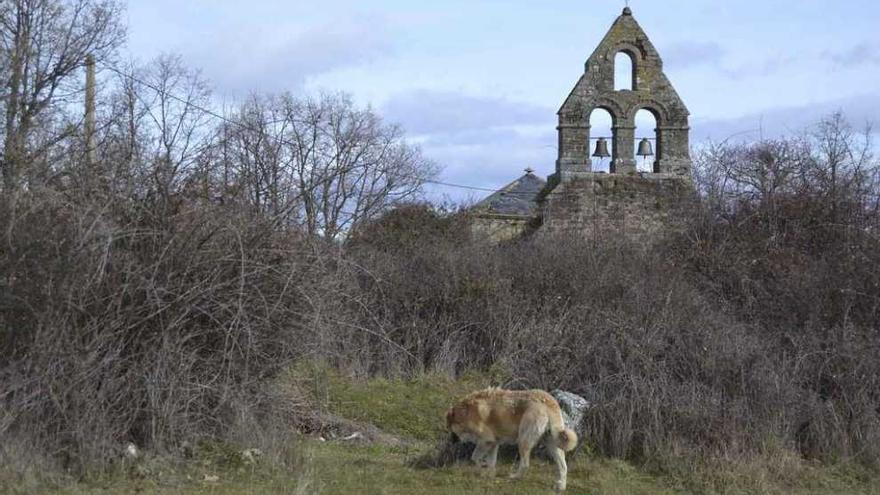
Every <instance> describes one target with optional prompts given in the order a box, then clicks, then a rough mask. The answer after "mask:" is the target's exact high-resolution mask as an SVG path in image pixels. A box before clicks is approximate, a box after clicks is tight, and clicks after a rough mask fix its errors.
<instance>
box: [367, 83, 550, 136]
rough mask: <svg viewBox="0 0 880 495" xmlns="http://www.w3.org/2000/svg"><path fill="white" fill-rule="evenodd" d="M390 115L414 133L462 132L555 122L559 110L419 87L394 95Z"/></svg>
mask: <svg viewBox="0 0 880 495" xmlns="http://www.w3.org/2000/svg"><path fill="white" fill-rule="evenodd" d="M382 115H384V116H385V118H386V119H388V120H390V121H392V122H397V123H400V124H401V125H403V127H404V128H405V129H406V130H407V131H408V132H409V133H411V134H420V135H421V134H441V133H449V134H455V133H461V132H462V131H466V130H472V129H477V130H480V129H492V128H500V127H509V126H517V125H534V124H546V123H549V125H553V122H554V121H555V118H556V111H555V110H554V109H552V108H549V107H543V106H539V105H534V104H531V103H523V102H514V101H510V100H507V99H504V98H494V97H488V98H485V97H477V96H469V95H466V94H464V93H460V92H454V91H427V90H416V91H412V92H408V93H405V94H400V95H397V96H395V97H393V98H391V99H390V100H389V101H388V102H387V103H386V104H385V105H384V106H383V108H382Z"/></svg>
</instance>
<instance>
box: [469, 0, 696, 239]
mask: <svg viewBox="0 0 880 495" xmlns="http://www.w3.org/2000/svg"><path fill="white" fill-rule="evenodd" d="M620 53H623V54H625V55H626V56H628V57H629V58H630V59H631V61H632V82H631V85H628V86H629V89H615V87H614V77H615V59H616V58H617V57H618V54H620ZM597 109H603V110H605V111H607V112H608V113H609V114H610V115H611V120H612V128H611V132H612V136H610V137H609V139H610V141H611V151H610V152H609V151H608V144H609V143H608V142H607V140H606V138H605V137H591V135H590V116H591V115H592V113H593V112H594V111H595V110H597ZM640 110H647V111H649V112H650V113H651V114H653V116H654V119H655V121H656V123H657V126H656V129H654V130H653V131H654V132H653V134H654V138H653V139H651V138H642V139H640V142H639V146H638V151H637V150H636V142H635V141H636V125H635V116H636V113H637V112H638V111H640ZM688 115H689V113H688V109H687V107H686V106H685V104H684V102H683V101H682V100H681V98H680V97H679V95H678V93H677V92H676V91H675V88H673V87H672V84H671V83H670V82H669V79H668V78H667V77H666V75H665V74H664V72H663V61H662V60H661V58H660V55H659V54H658V53H657V50H656V49H655V48H654V45H653V44H652V43H651V40H650V39H648V36H647V35H646V34H645V32H644V30H642V28H641V26H639V24H638V22H636V20H635V18H634V17H633V15H632V11H631V9H630V8H628V7H627V8H625V9H624V10H623V13H622V14H621V15H620V17H618V18H617V20H616V21H614V24H613V25H612V26H611V29H610V30H609V31H608V34H606V35H605V37H604V38H603V39H602V42H601V43H599V46H598V47H597V48H596V50H595V51H594V52H593V54H592V55H591V56H590V58H589V59H588V60H587V63H586V66H585V70H584V74H583V76H581V78H580V80H579V81H578V82H577V84H575V86H574V89H573V90H572V91H571V93H570V94H569V95H568V97H567V98H566V99H565V102H564V103H563V104H562V107H561V108H560V109H559V112H558V117H559V125H558V127H557V130H558V134H559V154H558V158H557V160H556V172H555V173H554V174H552V175H551V176H550V177H548V179H547V180H546V181H544V180H542V179H541V178H539V177H537V176H535V175H534V173H533V172H532V171H531V170H530V169H527V170H526V174H525V175H523V176H522V177H520V178H519V179H517V180H515V181H513V182H512V183H510V184H508V185H507V186H505V187H504V188H502V189H500V190H499V191H497V192H495V193H494V194H492V195H491V196H489V197H488V198H486V199H484V200H483V201H481V202H480V203H478V204H477V205H475V207H474V210H473V211H474V227H475V231H477V232H480V233H483V234H486V235H488V236H489V237H491V238H492V239H495V240H502V239H509V238H513V237H517V236H519V235H523V234H526V233H532V232H537V233H555V232H564V231H575V232H578V233H579V234H583V235H587V236H593V235H598V234H600V233H604V232H607V231H614V232H618V233H622V234H623V235H626V236H630V237H634V238H642V237H645V236H651V235H653V234H655V233H656V232H658V231H660V230H662V229H664V228H667V227H668V226H669V221H670V220H671V217H672V213H673V212H674V210H675V209H676V208H678V207H680V206H681V205H683V204H684V201H686V200H687V198H689V197H691V196H692V193H693V185H692V182H691V159H690V153H689V141H688V135H689V126H688ZM640 131H641V129H640ZM593 150H595V151H593ZM591 152H592V154H591ZM637 156H641V157H642V158H643V159H644V160H648V159H650V160H652V166H650V167H649V169H648V170H645V171H639V170H638V169H637V167H636V163H637V162H636V157H637ZM605 157H610V158H611V165H610V169H609V171H608V172H605V171H599V170H594V167H593V164H594V162H593V160H594V159H596V158H598V159H602V158H605Z"/></svg>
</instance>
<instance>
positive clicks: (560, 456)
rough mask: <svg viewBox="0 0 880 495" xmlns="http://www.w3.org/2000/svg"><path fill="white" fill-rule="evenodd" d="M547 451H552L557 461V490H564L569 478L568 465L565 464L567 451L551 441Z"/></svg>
mask: <svg viewBox="0 0 880 495" xmlns="http://www.w3.org/2000/svg"><path fill="white" fill-rule="evenodd" d="M547 451H548V452H550V457H552V458H553V461H555V462H556V470H557V478H556V491H557V492H561V491H564V490H565V486H566V484H567V480H568V466H567V465H566V464H565V452H564V451H563V450H562V449H560V448H557V447H556V445H554V444H553V443H551V442H547Z"/></svg>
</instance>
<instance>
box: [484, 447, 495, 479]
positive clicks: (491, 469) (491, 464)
mask: <svg viewBox="0 0 880 495" xmlns="http://www.w3.org/2000/svg"><path fill="white" fill-rule="evenodd" d="M497 463H498V444H497V443H493V444H491V447H490V450H489V454H488V457H487V459H486V467H487V469H488V473H487V474H488V476H489V477H493V478H494V477H495V464H497Z"/></svg>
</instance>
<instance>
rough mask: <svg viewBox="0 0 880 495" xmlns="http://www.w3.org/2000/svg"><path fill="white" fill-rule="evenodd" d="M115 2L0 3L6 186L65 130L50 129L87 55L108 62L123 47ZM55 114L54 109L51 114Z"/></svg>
mask: <svg viewBox="0 0 880 495" xmlns="http://www.w3.org/2000/svg"><path fill="white" fill-rule="evenodd" d="M119 18H120V6H119V4H118V3H117V2H116V1H115V0H71V1H61V0H9V1H5V2H3V3H2V6H0V52H2V53H0V60H4V61H5V62H4V63H2V65H0V69H2V73H0V77H2V79H3V86H4V93H3V95H2V98H0V101H3V102H4V108H3V111H4V113H5V126H4V128H3V132H4V136H3V160H2V162H0V163H2V168H3V173H2V175H3V183H4V185H5V187H7V188H12V187H14V186H15V185H16V184H17V183H18V181H19V179H20V176H21V174H22V173H23V172H24V168H25V164H30V163H33V162H34V161H35V160H37V159H39V158H41V157H42V156H43V155H44V154H45V153H46V152H47V150H48V149H49V147H51V146H52V144H54V143H56V142H57V141H58V140H59V139H62V138H63V137H65V136H66V135H69V134H70V133H71V132H72V128H71V127H70V126H61V128H60V129H56V130H54V131H53V130H51V126H50V125H49V122H51V117H56V116H57V115H56V114H57V113H59V112H63V103H64V102H66V101H68V98H70V97H71V96H72V95H74V94H75V93H76V91H75V90H74V89H73V88H72V87H71V83H72V82H73V80H74V79H75V78H74V77H73V76H74V75H75V74H76V73H77V71H78V70H79V69H80V68H82V67H83V65H84V63H85V58H86V55H89V54H91V55H92V56H94V57H95V59H96V60H98V61H103V60H106V59H108V58H109V57H110V56H111V55H112V54H113V52H114V51H115V49H116V48H117V47H118V46H119V45H120V44H121V43H122V41H123V38H124V31H123V28H122V27H121V24H120V23H119ZM53 111H54V112H53Z"/></svg>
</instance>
